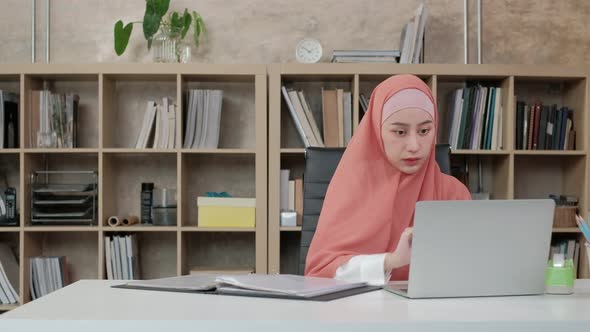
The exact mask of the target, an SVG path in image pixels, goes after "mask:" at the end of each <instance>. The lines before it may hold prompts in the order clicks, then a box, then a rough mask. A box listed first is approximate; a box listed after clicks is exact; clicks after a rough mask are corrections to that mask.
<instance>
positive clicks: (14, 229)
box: [0, 227, 20, 233]
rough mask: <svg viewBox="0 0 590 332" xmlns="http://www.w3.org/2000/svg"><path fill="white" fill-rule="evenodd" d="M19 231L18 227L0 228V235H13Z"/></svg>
mask: <svg viewBox="0 0 590 332" xmlns="http://www.w3.org/2000/svg"><path fill="white" fill-rule="evenodd" d="M19 231H20V227H0V233H15V232H19Z"/></svg>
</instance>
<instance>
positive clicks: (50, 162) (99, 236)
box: [0, 64, 267, 310]
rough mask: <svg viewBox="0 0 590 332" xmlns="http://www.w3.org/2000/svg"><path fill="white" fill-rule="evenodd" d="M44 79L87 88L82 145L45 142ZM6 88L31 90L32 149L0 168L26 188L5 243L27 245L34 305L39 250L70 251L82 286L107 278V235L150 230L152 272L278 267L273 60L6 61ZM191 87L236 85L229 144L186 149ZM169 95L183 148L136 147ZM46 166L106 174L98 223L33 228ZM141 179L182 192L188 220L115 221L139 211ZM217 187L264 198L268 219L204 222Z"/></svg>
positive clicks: (223, 128) (59, 88)
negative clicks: (270, 97) (153, 106)
mask: <svg viewBox="0 0 590 332" xmlns="http://www.w3.org/2000/svg"><path fill="white" fill-rule="evenodd" d="M44 86H45V87H48V88H49V89H50V90H51V91H52V92H59V93H70V92H73V93H76V94H78V95H79V97H80V104H79V108H78V110H79V122H78V130H79V131H78V143H79V144H78V147H77V148H38V147H37V146H36V144H33V143H36V141H35V140H34V139H33V138H32V135H31V134H32V133H31V130H30V123H29V122H30V121H31V114H32V107H31V104H32V103H31V100H30V93H31V91H33V90H38V89H43V87H44ZM0 89H3V90H6V91H10V92H15V93H19V94H20V105H19V114H20V115H19V120H20V127H19V129H20V130H19V135H20V137H19V143H20V144H19V146H20V147H19V148H17V149H0V171H1V172H2V174H0V175H2V176H5V177H6V178H7V181H8V183H9V185H11V186H14V187H16V188H17V193H18V194H17V200H18V206H19V212H20V223H19V225H18V226H15V227H0V241H2V242H7V243H9V244H10V245H12V246H13V247H15V250H14V251H15V254H16V255H18V258H19V264H20V276H19V294H21V295H22V296H21V300H20V304H23V303H27V302H29V301H31V296H30V290H29V286H28V285H29V283H28V280H29V279H28V278H29V269H28V264H29V257H34V256H37V255H65V256H67V261H68V263H69V266H70V267H71V268H70V271H71V273H70V280H71V281H72V282H74V281H77V280H79V279H82V278H89V279H96V278H103V279H104V278H106V277H107V273H106V266H105V253H104V250H105V248H104V237H105V236H108V235H113V234H137V235H138V247H139V259H140V271H141V277H142V278H144V279H145V278H147V279H149V278H159V277H169V276H176V275H181V274H187V273H189V270H190V268H192V267H195V266H201V265H202V266H229V265H234V264H230V263H232V262H233V261H234V260H235V261H236V262H243V263H245V264H247V265H250V266H252V268H254V269H255V271H256V272H257V273H266V272H267V246H266V242H267V221H266V218H267V198H266V197H267V147H266V144H267V133H266V132H267V75H266V66H264V65H221V64H220V65H210V64H207V65H202V64H190V65H186V64H183V65H176V64H158V65H153V64H80V65H71V64H67V65H66V64H63V65H62V64H50V65H47V64H33V65H26V64H23V65H0ZM189 89H221V90H223V91H224V93H223V107H222V113H221V121H220V137H219V144H218V148H209V149H184V148H183V147H182V145H181V142H182V139H183V134H184V124H185V123H186V119H185V117H184V116H183V114H184V112H186V109H183V108H185V107H186V105H185V103H186V93H187V91H188V90H189ZM163 97H169V98H170V100H171V101H172V102H173V103H174V104H175V105H176V110H177V113H176V135H175V136H174V140H175V147H174V148H156V149H154V148H145V149H136V148H135V145H136V141H137V136H138V134H139V132H140V130H141V126H142V122H143V117H144V114H145V110H146V108H147V101H148V100H152V99H153V100H154V101H156V102H158V103H161V102H162V98H163ZM35 170H93V171H97V172H98V189H99V191H98V192H99V196H98V223H97V224H95V225H67V224H61V225H33V224H31V211H30V210H31V209H30V204H31V198H30V189H31V181H30V174H31V172H32V171H35ZM141 182H154V184H155V186H156V187H166V188H175V189H176V190H177V222H176V225H170V226H153V225H141V224H136V225H132V226H126V227H122V226H119V227H112V226H109V225H108V223H107V218H108V217H109V216H111V215H122V216H126V215H137V216H139V210H140V206H139V205H140V199H139V198H140V190H141V187H140V186H141ZM2 186H4V185H2ZM208 191H227V192H229V193H230V194H232V195H233V196H242V195H243V196H247V197H253V198H256V211H257V213H256V226H255V227H253V228H249V229H246V230H244V229H233V228H209V229H202V228H199V227H198V226H197V225H198V224H197V206H196V197H197V195H205V193H206V192H208ZM193 196H194V197H193ZM195 241H198V243H194V242H195ZM226 251H227V252H228V255H229V256H228V257H230V258H226ZM14 307H15V306H2V307H0V310H9V309H12V308H14Z"/></svg>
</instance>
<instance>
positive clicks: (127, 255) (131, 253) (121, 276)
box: [104, 234, 140, 280]
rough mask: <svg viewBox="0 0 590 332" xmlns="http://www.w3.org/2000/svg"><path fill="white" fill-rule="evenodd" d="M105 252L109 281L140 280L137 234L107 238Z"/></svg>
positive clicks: (105, 238) (105, 239)
mask: <svg viewBox="0 0 590 332" xmlns="http://www.w3.org/2000/svg"><path fill="white" fill-rule="evenodd" d="M104 252H105V264H106V266H107V278H108V279H109V280H134V279H140V277H139V274H140V270H139V249H138V246H137V235H136V234H127V235H112V236H105V237H104Z"/></svg>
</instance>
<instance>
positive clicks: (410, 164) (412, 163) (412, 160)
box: [402, 158, 420, 166]
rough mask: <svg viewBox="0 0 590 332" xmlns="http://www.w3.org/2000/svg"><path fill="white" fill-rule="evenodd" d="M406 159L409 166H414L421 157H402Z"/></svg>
mask: <svg viewBox="0 0 590 332" xmlns="http://www.w3.org/2000/svg"><path fill="white" fill-rule="evenodd" d="M402 160H403V161H404V163H405V164H406V165H408V166H414V165H416V164H417V163H418V161H419V160H420V158H405V159H402Z"/></svg>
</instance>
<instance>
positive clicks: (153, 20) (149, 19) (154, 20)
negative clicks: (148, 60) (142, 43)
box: [143, 7, 162, 50]
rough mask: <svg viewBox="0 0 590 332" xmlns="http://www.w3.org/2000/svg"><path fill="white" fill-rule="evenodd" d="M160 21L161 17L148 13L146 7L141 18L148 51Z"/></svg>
mask: <svg viewBox="0 0 590 332" xmlns="http://www.w3.org/2000/svg"><path fill="white" fill-rule="evenodd" d="M161 21H162V16H159V15H157V14H156V13H152V12H150V11H149V10H148V8H147V7H146V11H145V15H144V17H143V35H144V37H145V39H146V40H147V42H148V50H149V49H150V48H151V46H152V38H153V37H154V34H155V33H156V32H158V29H159V28H160V22H161Z"/></svg>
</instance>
